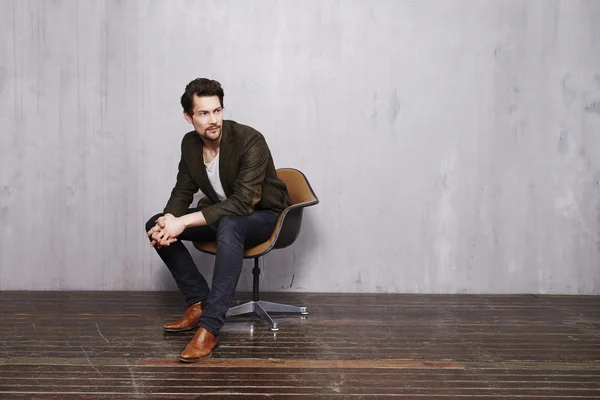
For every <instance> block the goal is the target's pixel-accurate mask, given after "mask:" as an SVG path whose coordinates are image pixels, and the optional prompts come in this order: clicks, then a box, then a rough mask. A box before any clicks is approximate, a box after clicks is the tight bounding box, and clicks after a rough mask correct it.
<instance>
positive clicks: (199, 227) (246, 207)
mask: <svg viewBox="0 0 600 400" xmlns="http://www.w3.org/2000/svg"><path fill="white" fill-rule="evenodd" d="M223 96H224V93H223V89H222V88H221V85H220V83H219V82H217V81H214V80H210V79H204V78H199V79H195V80H193V81H192V82H190V83H189V84H188V85H187V86H186V88H185V92H184V94H183V95H182V96H181V105H182V107H183V116H184V117H185V119H186V120H187V121H188V122H189V123H190V124H192V125H193V127H194V130H193V131H191V132H188V133H187V134H186V135H185V136H184V137H183V140H182V142H181V160H180V161H179V172H178V174H177V183H176V184H175V187H174V188H173V191H172V192H171V197H170V198H169V201H168V202H167V205H166V207H165V209H164V212H163V213H161V214H157V215H155V216H153V217H152V218H150V220H148V222H147V223H146V231H147V236H148V237H149V238H150V241H151V242H150V245H151V246H154V248H155V249H156V251H157V253H158V255H159V256H160V258H161V259H162V260H163V261H164V263H165V264H166V265H167V267H168V268H169V270H170V271H171V274H172V275H173V278H174V279H175V282H176V283H177V286H178V287H179V290H180V291H181V292H182V293H183V295H184V297H185V300H186V303H187V306H188V307H187V310H186V312H185V314H184V315H183V317H182V318H181V319H180V320H178V321H175V322H172V323H168V324H165V325H164V329H165V330H166V331H170V332H179V331H184V330H189V329H193V328H195V327H196V326H198V327H199V329H198V332H196V335H195V336H194V338H193V339H192V340H191V341H190V342H189V344H188V345H187V347H186V348H185V350H184V351H183V353H181V356H180V358H179V359H180V360H181V361H184V362H194V361H198V360H200V359H202V358H204V357H208V356H210V355H211V354H212V351H213V350H214V349H215V348H216V347H217V345H218V343H219V330H220V329H221V327H222V326H223V324H224V322H225V316H226V314H227V310H228V309H229V304H230V302H231V300H232V298H233V295H234V293H235V288H236V286H237V282H238V279H239V277H240V273H241V270H242V262H243V253H244V247H251V246H255V245H258V244H260V243H262V242H264V241H266V240H267V239H268V238H269V236H270V235H271V233H272V232H273V229H274V228H275V223H276V221H277V218H278V216H279V214H280V213H281V211H283V210H284V209H285V208H286V207H287V206H289V204H290V200H289V196H288V193H287V189H286V186H285V184H284V183H283V182H282V181H280V180H279V179H278V178H277V172H276V170H275V166H274V164H273V158H272V157H271V153H270V151H269V147H268V146H267V143H266V142H265V139H264V137H263V136H262V135H261V134H260V133H259V132H257V131H256V130H254V129H252V128H250V127H248V126H244V125H241V124H238V123H236V122H234V121H227V120H223ZM198 190H201V191H202V193H204V194H205V196H206V197H204V198H202V200H200V202H199V203H198V206H197V208H191V209H188V207H189V206H190V203H191V202H192V199H193V196H194V194H195V193H196V192H197V191H198ZM181 240H191V241H213V240H216V241H217V254H216V257H215V266H214V274H213V280H212V285H211V288H210V289H209V287H208V284H207V282H206V280H205V279H204V277H203V276H202V274H200V272H199V271H198V269H197V268H196V265H195V264H194V262H193V260H192V257H191V256H190V254H189V252H188V250H187V249H186V247H185V246H184V245H183V243H182V242H181Z"/></svg>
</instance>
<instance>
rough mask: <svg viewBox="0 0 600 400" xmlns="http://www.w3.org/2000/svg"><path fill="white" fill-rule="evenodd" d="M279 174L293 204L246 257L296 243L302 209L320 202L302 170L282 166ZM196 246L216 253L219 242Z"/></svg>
mask: <svg viewBox="0 0 600 400" xmlns="http://www.w3.org/2000/svg"><path fill="white" fill-rule="evenodd" d="M277 176H278V177H279V179H281V180H282V181H283V182H284V183H285V185H286V186H287V190H288V193H289V195H290V200H291V202H292V204H291V205H290V206H289V207H288V208H286V209H285V210H283V212H282V213H281V215H279V219H278V220H277V225H276V226H275V229H274V231H273V233H272V234H271V237H269V239H268V240H267V241H266V242H264V243H262V244H259V245H258V246H255V247H253V248H250V249H246V251H244V257H245V258H255V257H260V256H262V255H264V254H266V253H268V252H269V251H271V249H273V248H275V249H281V248H283V247H287V246H289V245H290V244H292V243H294V241H295V240H296V238H297V237H298V235H299V234H300V227H301V226H302V211H303V210H304V208H305V207H308V206H312V205H315V204H317V203H318V202H319V199H318V198H317V196H316V195H315V193H314V192H313V190H312V188H311V187H310V184H309V183H308V180H307V179H306V176H304V174H303V173H302V172H300V171H298V170H297V169H293V168H281V169H278V170H277ZM194 246H195V247H196V248H197V249H198V250H200V251H202V252H204V253H208V254H216V252H217V243H216V242H214V241H213V242H194Z"/></svg>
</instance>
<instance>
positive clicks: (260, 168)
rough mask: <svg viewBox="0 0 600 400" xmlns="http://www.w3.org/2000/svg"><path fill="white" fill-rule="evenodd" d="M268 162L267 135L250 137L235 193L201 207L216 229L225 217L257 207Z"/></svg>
mask: <svg viewBox="0 0 600 400" xmlns="http://www.w3.org/2000/svg"><path fill="white" fill-rule="evenodd" d="M268 161H269V148H268V146H267V143H266V141H265V139H264V137H262V135H257V136H255V137H253V138H252V139H250V140H249V141H248V143H247V144H246V145H245V146H244V148H243V150H242V152H241V154H240V170H239V173H238V176H237V178H236V180H235V181H234V183H233V194H232V195H231V196H229V197H227V199H225V200H223V201H221V202H220V203H217V204H214V205H211V206H209V207H207V208H205V209H203V210H202V214H203V215H204V218H205V219H206V222H207V224H208V225H209V226H210V227H211V228H213V229H216V227H217V225H218V222H219V220H221V218H223V217H226V216H230V215H239V216H245V215H250V214H251V213H252V211H254V206H255V205H256V204H257V203H258V202H259V201H260V199H261V195H262V184H263V181H264V179H265V175H266V171H267V165H268Z"/></svg>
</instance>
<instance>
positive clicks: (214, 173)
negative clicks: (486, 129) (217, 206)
mask: <svg viewBox="0 0 600 400" xmlns="http://www.w3.org/2000/svg"><path fill="white" fill-rule="evenodd" d="M219 154H220V152H219V153H217V156H216V157H215V158H214V159H213V160H212V161H211V162H209V163H206V162H205V163H204V166H205V167H206V175H208V180H209V181H210V184H211V185H212V187H213V189H214V190H215V193H217V197H218V198H219V200H220V201H223V200H225V199H226V198H227V196H225V190H224V189H223V185H222V184H221V177H220V176H219ZM202 158H203V159H204V156H202Z"/></svg>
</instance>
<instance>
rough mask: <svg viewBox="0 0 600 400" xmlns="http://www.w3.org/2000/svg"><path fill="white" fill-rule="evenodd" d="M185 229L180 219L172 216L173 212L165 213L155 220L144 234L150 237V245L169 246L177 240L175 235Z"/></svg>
mask: <svg viewBox="0 0 600 400" xmlns="http://www.w3.org/2000/svg"><path fill="white" fill-rule="evenodd" d="M184 230H185V224H184V223H183V221H181V219H179V218H177V217H175V216H173V214H165V215H163V216H162V217H159V218H158V219H157V220H156V225H154V226H153V227H152V228H151V229H150V230H149V231H148V232H147V233H146V236H148V237H149V238H151V239H152V241H151V242H150V246H152V247H154V246H156V247H157V248H159V249H160V248H161V247H163V246H169V245H170V244H172V243H174V242H176V241H177V236H179V235H181V232H183V231H184Z"/></svg>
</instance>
